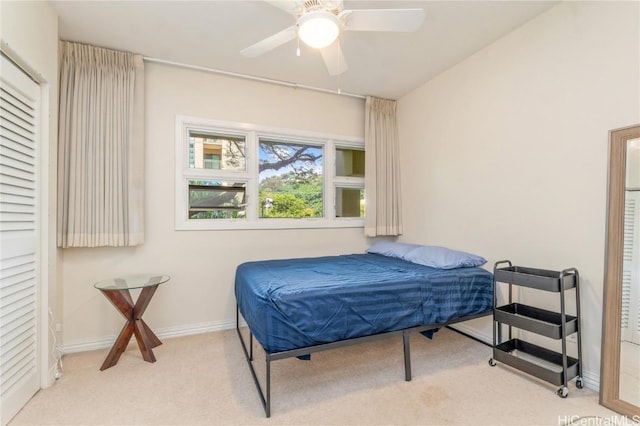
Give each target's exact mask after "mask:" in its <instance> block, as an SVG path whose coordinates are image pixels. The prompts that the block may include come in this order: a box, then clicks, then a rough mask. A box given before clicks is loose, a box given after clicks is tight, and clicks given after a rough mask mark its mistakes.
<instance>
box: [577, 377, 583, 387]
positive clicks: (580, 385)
mask: <svg viewBox="0 0 640 426" xmlns="http://www.w3.org/2000/svg"><path fill="white" fill-rule="evenodd" d="M576 387H577V388H578V389H582V388H583V387H584V382H583V381H582V377H578V378H577V379H576Z"/></svg>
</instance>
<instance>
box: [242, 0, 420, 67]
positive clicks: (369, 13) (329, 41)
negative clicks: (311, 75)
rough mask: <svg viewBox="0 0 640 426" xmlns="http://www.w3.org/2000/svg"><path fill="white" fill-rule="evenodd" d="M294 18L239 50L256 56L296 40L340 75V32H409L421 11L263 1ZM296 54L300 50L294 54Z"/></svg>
mask: <svg viewBox="0 0 640 426" xmlns="http://www.w3.org/2000/svg"><path fill="white" fill-rule="evenodd" d="M264 1H266V2H267V3H269V4H270V5H272V6H275V7H277V8H279V9H282V10H284V11H285V12H288V13H290V14H291V15H293V16H294V17H295V18H296V23H295V25H292V26H290V27H289V28H286V29H284V30H282V31H280V32H278V33H276V34H274V35H272V36H270V37H267V38H265V39H264V40H261V41H259V42H257V43H255V44H253V45H251V46H249V47H247V48H246V49H243V50H242V51H240V53H241V54H242V55H243V56H246V57H256V56H260V55H262V54H264V53H266V52H268V51H270V50H273V49H275V48H276V47H279V46H281V45H283V44H285V43H287V42H290V41H292V40H294V39H296V38H298V39H299V40H302V41H303V42H304V43H305V44H307V45H308V46H310V47H312V48H316V49H319V50H320V54H321V55H322V59H323V60H324V63H325V65H326V67H327V71H329V74H331V75H338V74H342V73H343V72H345V71H346V70H347V63H346V61H345V59H344V55H343V53H342V47H341V46H340V40H337V39H338V36H339V35H340V33H341V32H342V31H396V32H411V31H415V30H417V29H418V27H420V25H421V24H422V21H423V20H424V11H423V10H422V9H355V10H345V9H344V7H343V4H342V0H264ZM297 54H298V56H299V55H300V49H299V48H298V51H297Z"/></svg>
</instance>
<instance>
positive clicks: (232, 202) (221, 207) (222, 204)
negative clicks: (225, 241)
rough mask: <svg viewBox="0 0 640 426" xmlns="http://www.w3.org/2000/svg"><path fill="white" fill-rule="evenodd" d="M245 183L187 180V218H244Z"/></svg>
mask: <svg viewBox="0 0 640 426" xmlns="http://www.w3.org/2000/svg"><path fill="white" fill-rule="evenodd" d="M245 205H246V183H237V182H218V181H202V180H197V181H196V180H191V181H189V219H244V218H245V217H246V212H245Z"/></svg>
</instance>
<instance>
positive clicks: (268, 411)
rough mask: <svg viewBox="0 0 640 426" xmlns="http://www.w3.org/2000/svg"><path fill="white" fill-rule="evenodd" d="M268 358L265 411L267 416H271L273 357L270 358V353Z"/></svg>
mask: <svg viewBox="0 0 640 426" xmlns="http://www.w3.org/2000/svg"><path fill="white" fill-rule="evenodd" d="M266 360H267V365H266V372H267V385H266V394H267V397H266V400H265V404H264V412H265V413H266V415H267V418H269V417H271V359H270V358H269V355H267V356H266Z"/></svg>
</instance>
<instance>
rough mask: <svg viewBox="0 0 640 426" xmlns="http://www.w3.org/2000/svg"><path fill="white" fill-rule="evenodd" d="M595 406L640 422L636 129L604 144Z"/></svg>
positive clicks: (639, 141)
mask: <svg viewBox="0 0 640 426" xmlns="http://www.w3.org/2000/svg"><path fill="white" fill-rule="evenodd" d="M609 143H610V145H609V196H608V217H607V251H606V271H605V283H604V314H603V322H602V361H601V366H602V367H601V370H600V403H601V404H602V405H604V406H606V407H608V408H610V409H612V410H615V411H617V412H619V413H621V414H624V415H627V416H630V417H633V416H640V306H639V304H640V126H634V127H629V128H625V129H619V130H613V131H611V132H610V140H609Z"/></svg>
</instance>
